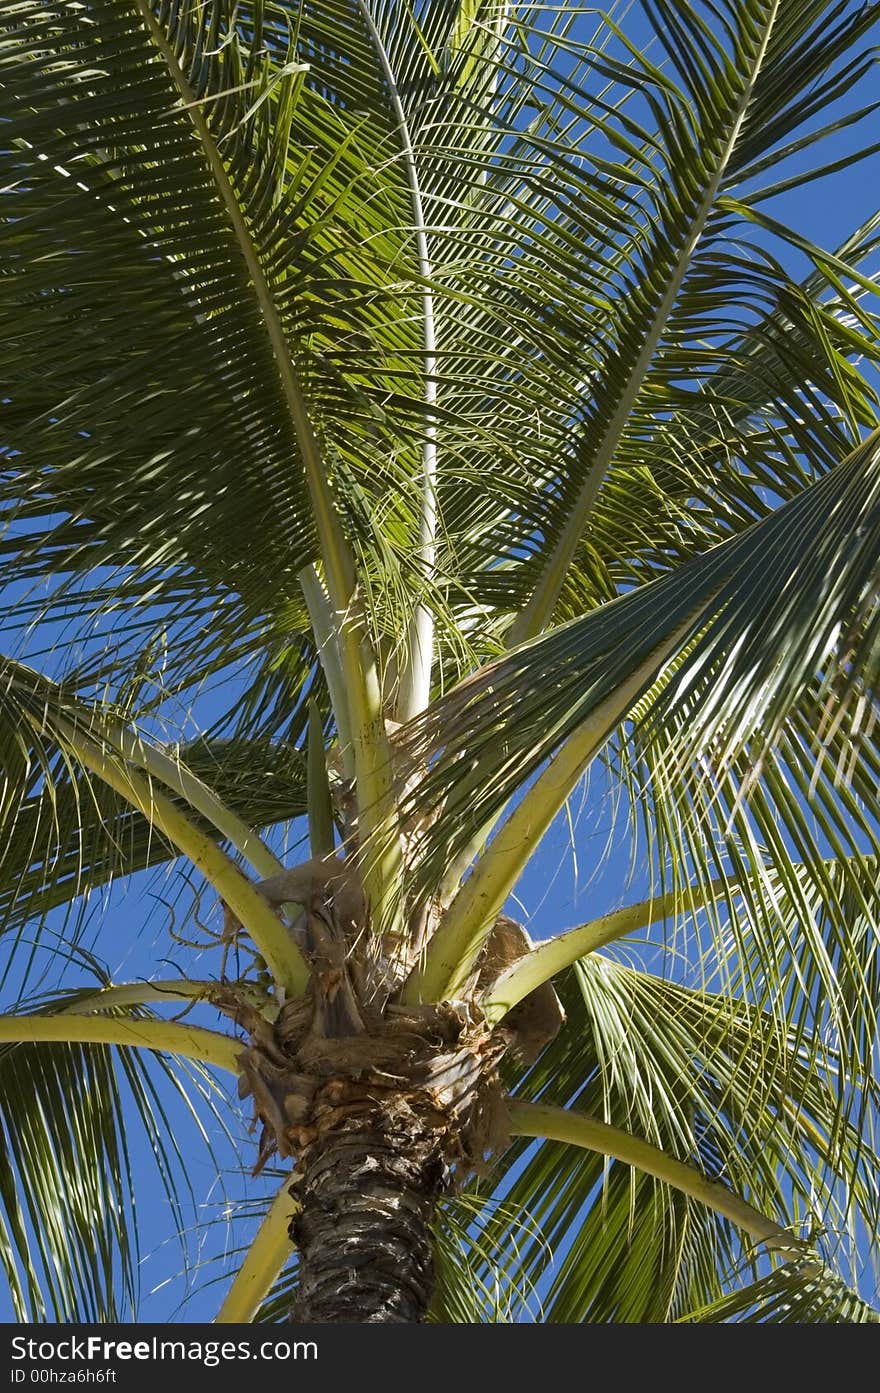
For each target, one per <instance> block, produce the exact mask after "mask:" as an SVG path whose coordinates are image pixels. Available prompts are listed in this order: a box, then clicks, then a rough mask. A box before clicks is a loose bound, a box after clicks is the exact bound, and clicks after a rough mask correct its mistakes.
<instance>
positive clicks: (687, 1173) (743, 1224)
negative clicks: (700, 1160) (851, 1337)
mask: <svg viewBox="0 0 880 1393" xmlns="http://www.w3.org/2000/svg"><path fill="white" fill-rule="evenodd" d="M508 1108H509V1112H510V1123H511V1131H512V1132H513V1133H514V1135H515V1136H519V1137H535V1138H538V1139H540V1140H544V1141H561V1142H568V1143H570V1145H572V1146H581V1147H584V1148H585V1149H586V1150H588V1151H598V1152H599V1153H600V1155H602V1156H610V1157H611V1158H613V1159H614V1160H615V1161H622V1162H623V1163H624V1165H627V1166H633V1167H635V1169H636V1170H640V1171H642V1172H643V1173H644V1174H645V1175H653V1176H654V1177H655V1179H657V1180H662V1181H663V1182H664V1183H665V1184H666V1185H670V1186H671V1187H672V1188H673V1189H674V1190H680V1191H681V1193H682V1194H684V1195H687V1196H689V1198H690V1199H693V1200H697V1201H698V1202H699V1203H700V1204H704V1205H706V1206H707V1208H709V1209H712V1210H714V1211H715V1213H716V1214H720V1215H722V1217H723V1218H725V1219H729V1220H730V1222H731V1223H732V1224H735V1225H736V1227H737V1228H740V1229H742V1230H744V1232H745V1233H747V1234H748V1235H749V1237H750V1238H753V1239H754V1240H755V1242H757V1243H763V1244H764V1245H765V1246H766V1247H767V1248H770V1249H772V1250H773V1251H775V1252H779V1253H784V1254H786V1256H788V1257H789V1258H793V1257H811V1256H812V1250H811V1249H810V1247H809V1245H808V1244H807V1243H805V1242H804V1241H803V1240H802V1239H800V1238H797V1237H796V1236H795V1235H794V1234H791V1233H789V1232H788V1230H787V1229H784V1228H782V1226H781V1225H780V1224H777V1223H775V1222H774V1220H773V1219H768V1218H767V1216H766V1215H765V1214H762V1213H761V1212H760V1210H757V1209H755V1208H754V1207H753V1206H752V1205H750V1204H749V1203H748V1201H747V1200H744V1199H743V1198H742V1197H741V1196H740V1195H737V1194H735V1193H734V1191H733V1190H728V1189H727V1187H726V1186H725V1185H722V1184H721V1183H720V1181H718V1180H710V1179H709V1177H708V1176H705V1175H702V1174H701V1173H700V1171H698V1170H695V1169H694V1167H693V1166H688V1165H686V1164H685V1162H684V1161H678V1160H676V1158H675V1157H674V1156H668V1155H667V1154H666V1152H665V1151H661V1150H660V1148H659V1147H657V1146H652V1145H651V1143H650V1142H646V1141H643V1140H642V1139H641V1137H634V1136H632V1135H631V1133H629V1132H624V1131H623V1130H622V1128H620V1127H612V1126H610V1124H609V1123H607V1122H600V1121H599V1119H598V1118H595V1117H588V1116H586V1115H585V1114H583V1113H576V1112H570V1111H569V1110H568V1109H567V1108H555V1107H551V1106H550V1105H549V1104H544V1103H526V1102H521V1101H520V1100H519V1099H517V1098H510V1099H508ZM818 1266H819V1264H818V1262H817V1268H818Z"/></svg>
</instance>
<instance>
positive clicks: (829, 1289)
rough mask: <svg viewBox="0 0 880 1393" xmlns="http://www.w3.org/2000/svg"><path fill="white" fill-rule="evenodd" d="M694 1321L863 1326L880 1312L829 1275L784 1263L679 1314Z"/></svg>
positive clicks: (876, 1318) (874, 1319)
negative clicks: (727, 1294)
mask: <svg viewBox="0 0 880 1393" xmlns="http://www.w3.org/2000/svg"><path fill="white" fill-rule="evenodd" d="M679 1320H681V1321H684V1322H695V1323H697V1324H716V1323H719V1322H724V1323H725V1324H732V1323H745V1322H748V1323H771V1322H772V1324H774V1325H789V1324H792V1325H804V1324H815V1325H866V1324H871V1325H873V1324H876V1323H877V1321H878V1320H880V1315H878V1313H877V1311H876V1310H874V1308H873V1307H871V1306H869V1305H868V1304H867V1302H864V1301H861V1300H860V1299H859V1298H858V1297H857V1296H856V1295H855V1294H854V1293H853V1292H852V1291H851V1290H850V1288H849V1287H847V1286H846V1284H845V1283H843V1282H841V1281H839V1280H835V1277H834V1274H833V1273H828V1272H822V1273H820V1274H818V1275H817V1274H816V1273H814V1272H804V1271H803V1270H802V1269H801V1268H800V1267H799V1266H798V1265H797V1264H786V1265H785V1266H784V1267H779V1268H777V1269H776V1271H775V1272H771V1273H768V1274H767V1275H766V1276H764V1277H760V1278H759V1279H758V1280H757V1281H756V1282H752V1283H750V1284H749V1285H748V1286H744V1287H741V1288H740V1289H739V1290H738V1291H735V1292H732V1293H731V1294H730V1295H729V1296H724V1297H722V1298H721V1299H720V1300H719V1301H716V1302H713V1303H712V1305H709V1306H703V1307H701V1308H700V1309H698V1310H695V1311H693V1312H689V1313H688V1314H686V1315H683V1316H680V1317H679Z"/></svg>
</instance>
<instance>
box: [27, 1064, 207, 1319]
mask: <svg viewBox="0 0 880 1393" xmlns="http://www.w3.org/2000/svg"><path fill="white" fill-rule="evenodd" d="M168 1084H170V1085H171V1087H172V1088H173V1089H174V1090H175V1091H177V1090H180V1091H181V1092H182V1094H183V1096H184V1097H185V1098H186V1099H187V1100H188V1103H187V1106H188V1107H190V1108H192V1109H193V1110H194V1115H195V1116H201V1117H203V1118H208V1117H211V1116H212V1114H213V1115H214V1116H215V1117H217V1116H219V1114H218V1113H217V1111H216V1103H215V1101H214V1099H213V1097H212V1089H213V1085H212V1083H211V1080H210V1076H209V1075H208V1074H207V1073H205V1072H204V1071H203V1070H201V1069H197V1070H193V1068H192V1067H190V1066H185V1065H181V1064H180V1063H176V1062H173V1061H171V1060H168V1059H166V1058H164V1057H161V1056H156V1057H155V1059H153V1060H152V1062H149V1063H148V1062H146V1061H145V1060H144V1059H143V1058H138V1057H137V1056H136V1052H134V1051H132V1052H127V1051H120V1052H119V1053H118V1055H117V1052H116V1051H115V1050H108V1049H106V1048H102V1047H99V1046H92V1045H85V1044H79V1045H47V1044H40V1045H4V1046H3V1047H2V1049H0V1094H2V1122H0V1146H2V1151H3V1165H2V1167H0V1174H2V1179H0V1260H2V1263H3V1268H4V1271H5V1274H6V1277H7V1281H8V1282H9V1289H10V1294H11V1297H12V1301H13V1306H14V1309H15V1313H16V1316H17V1318H18V1319H19V1320H24V1321H37V1320H45V1319H51V1320H56V1321H118V1320H122V1319H125V1318H131V1317H132V1316H133V1315H134V1314H135V1313H136V1311H137V1304H138V1297H139V1285H140V1281H139V1264H140V1261H141V1253H140V1250H139V1246H138V1232H139V1229H138V1219H137V1209H138V1205H137V1195H138V1191H139V1189H140V1188H141V1186H142V1185H143V1184H144V1180H143V1178H142V1175H141V1174H140V1167H138V1169H137V1170H135V1169H133V1163H132V1156H131V1151H132V1147H133V1145H134V1142H135V1139H136V1136H137V1134H138V1133H139V1132H142V1134H143V1137H144V1139H145V1140H146V1143H147V1147H148V1150H149V1152H150V1153H151V1154H152V1158H153V1164H154V1166H155V1168H156V1172H157V1176H158V1179H159V1183H160V1185H161V1187H162V1188H163V1189H164V1191H165V1194H166V1197H167V1199H168V1202H169V1203H170V1204H171V1206H172V1210H173V1212H174V1214H175V1216H176V1221H177V1224H178V1228H179V1229H180V1230H181V1231H182V1229H183V1227H184V1216H185V1208H186V1206H187V1204H192V1203H193V1196H192V1195H191V1193H189V1192H188V1181H187V1176H188V1174H190V1173H191V1166H192V1153H191V1147H192V1146H193V1145H203V1146H205V1148H206V1150H205V1155H206V1157H207V1159H208V1161H209V1163H210V1162H212V1149H211V1145H210V1142H209V1141H208V1139H207V1136H208V1134H207V1132H206V1130H205V1129H204V1127H194V1128H191V1129H187V1130H188V1131H189V1135H187V1132H186V1130H184V1128H183V1125H182V1122H181V1120H180V1119H179V1118H178V1120H177V1122H176V1124H175V1127H176V1130H175V1129H172V1128H170V1127H169V1125H168V1112H167V1109H168V1107H169V1102H170V1099H169V1096H168V1095H167V1085H168ZM184 1146H185V1148H186V1155H185V1154H184V1149H183V1148H184ZM142 1149H143V1148H141V1147H139V1148H138V1150H142Z"/></svg>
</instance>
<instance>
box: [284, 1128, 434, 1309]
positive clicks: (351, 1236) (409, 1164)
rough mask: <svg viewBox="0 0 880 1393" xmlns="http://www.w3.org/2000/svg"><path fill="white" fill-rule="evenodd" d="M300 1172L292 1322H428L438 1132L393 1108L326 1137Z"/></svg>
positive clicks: (293, 1234) (293, 1231) (294, 1227)
mask: <svg viewBox="0 0 880 1393" xmlns="http://www.w3.org/2000/svg"><path fill="white" fill-rule="evenodd" d="M392 1106H393V1105H392ZM299 1170H300V1172H301V1174H302V1181H301V1183H300V1185H298V1186H297V1198H298V1199H299V1200H300V1201H301V1204H302V1209H301V1210H300V1211H299V1213H298V1214H297V1215H296V1216H295V1218H294V1219H293V1222H292V1223H291V1230H290V1231H291V1237H292V1238H293V1240H294V1242H295V1243H296V1245H297V1247H298V1249H299V1254H300V1259H299V1288H298V1293H297V1298H296V1301H295V1303H294V1308H293V1312H292V1318H293V1320H294V1321H296V1322H298V1323H303V1324H305V1323H309V1322H321V1323H325V1322H340V1321H343V1322H345V1321H349V1322H351V1321H358V1322H362V1321H368V1322H387V1323H397V1324H400V1323H416V1322H419V1321H423V1320H424V1319H425V1314H426V1312H427V1309H428V1303H429V1301H430V1298H431V1292H432V1289H433V1283H434V1271H433V1257H432V1242H431V1231H430V1225H431V1220H432V1217H433V1214H434V1209H435V1206H436V1203H437V1198H438V1195H439V1193H440V1190H441V1188H442V1185H443V1179H444V1172H445V1167H444V1164H443V1162H442V1160H441V1157H440V1148H439V1146H438V1138H437V1136H436V1134H432V1132H431V1130H430V1129H429V1128H428V1127H427V1126H425V1125H424V1123H423V1122H421V1121H420V1120H419V1119H417V1118H416V1117H414V1116H413V1114H412V1113H411V1112H409V1109H408V1108H407V1107H406V1105H405V1104H404V1105H403V1108H402V1109H401V1113H400V1115H399V1116H398V1117H396V1118H395V1116H394V1115H393V1113H392V1111H391V1109H390V1108H389V1105H388V1102H387V1101H386V1103H385V1105H384V1106H383V1107H381V1108H377V1109H375V1110H371V1112H370V1114H369V1115H368V1116H366V1117H363V1116H361V1117H356V1118H352V1117H349V1118H347V1119H346V1121H345V1123H344V1125H343V1127H342V1129H341V1130H333V1131H331V1132H325V1133H323V1134H322V1135H321V1136H320V1137H319V1138H318V1139H317V1140H316V1141H315V1142H314V1143H313V1144H312V1145H311V1146H310V1147H308V1148H307V1149H306V1151H305V1152H304V1154H303V1155H302V1157H301V1160H300V1164H299Z"/></svg>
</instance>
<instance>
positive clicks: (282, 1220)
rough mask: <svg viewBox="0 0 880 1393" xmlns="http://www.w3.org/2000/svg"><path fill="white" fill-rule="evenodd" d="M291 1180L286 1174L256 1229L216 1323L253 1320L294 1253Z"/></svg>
mask: <svg viewBox="0 0 880 1393" xmlns="http://www.w3.org/2000/svg"><path fill="white" fill-rule="evenodd" d="M290 1179H291V1178H290V1176H289V1175H288V1176H286V1177H285V1179H284V1181H283V1182H282V1185H281V1189H280V1190H279V1191H278V1194H277V1195H276V1196H275V1198H274V1200H273V1201H272V1205H271V1208H270V1209H269V1212H268V1214H267V1215H266V1217H265V1218H264V1219H263V1222H262V1223H261V1224H260V1227H259V1228H258V1229H257V1234H256V1237H255V1238H254V1241H253V1243H252V1244H251V1246H250V1248H248V1250H247V1253H246V1254H245V1257H244V1261H243V1262H242V1264H241V1267H240V1268H239V1269H238V1271H237V1272H236V1274H235V1277H234V1279H233V1282H232V1286H231V1287H230V1288H229V1291H228V1292H227V1293H226V1296H225V1297H224V1300H223V1305H222V1306H221V1307H220V1310H219V1311H218V1312H217V1314H216V1316H215V1317H214V1322H215V1324H217V1325H235V1324H245V1323H246V1322H248V1321H252V1320H253V1318H254V1316H255V1315H256V1314H257V1311H258V1310H259V1309H260V1306H261V1305H262V1303H263V1301H264V1300H265V1298H266V1296H267V1295H268V1293H269V1291H270V1290H271V1287H272V1284H273V1283H274V1281H275V1279H276V1278H277V1277H278V1275H279V1274H280V1272H281V1271H282V1269H283V1267H284V1264H285V1263H286V1262H287V1260H288V1258H289V1257H290V1255H291V1253H292V1252H293V1244H292V1243H291V1241H290V1235H289V1233H288V1229H289V1227H290V1218H291V1215H292V1214H293V1213H294V1211H295V1209H296V1207H297V1206H296V1201H295V1200H293V1199H291V1197H290Z"/></svg>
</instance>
